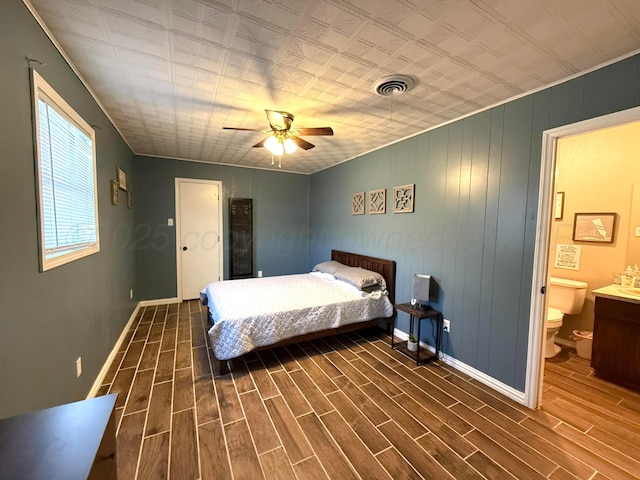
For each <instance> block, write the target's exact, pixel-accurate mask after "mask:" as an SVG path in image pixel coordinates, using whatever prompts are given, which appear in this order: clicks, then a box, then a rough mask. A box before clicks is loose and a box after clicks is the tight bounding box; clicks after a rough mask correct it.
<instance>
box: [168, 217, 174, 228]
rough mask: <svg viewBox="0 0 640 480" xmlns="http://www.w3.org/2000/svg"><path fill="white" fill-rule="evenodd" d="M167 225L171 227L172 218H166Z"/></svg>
mask: <svg viewBox="0 0 640 480" xmlns="http://www.w3.org/2000/svg"><path fill="white" fill-rule="evenodd" d="M167 225H168V226H169V227H173V218H169V219H168V220H167Z"/></svg>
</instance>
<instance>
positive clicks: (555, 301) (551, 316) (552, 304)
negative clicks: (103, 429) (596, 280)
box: [544, 277, 588, 358]
mask: <svg viewBox="0 0 640 480" xmlns="http://www.w3.org/2000/svg"><path fill="white" fill-rule="evenodd" d="M587 286H588V285H587V284H586V283H585V282H580V281H577V280H568V279H566V278H558V277H549V283H548V284H547V295H548V301H547V318H546V321H545V327H546V339H545V351H544V357H545V358H551V357H555V356H556V355H557V354H558V352H559V351H560V347H559V346H558V345H556V344H555V342H554V339H555V337H556V335H557V334H558V331H559V330H560V327H561V326H562V319H563V317H564V316H565V315H575V314H578V313H580V312H581V311H582V306H583V305H584V299H585V296H586V293H587Z"/></svg>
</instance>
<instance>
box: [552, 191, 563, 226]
mask: <svg viewBox="0 0 640 480" xmlns="http://www.w3.org/2000/svg"><path fill="white" fill-rule="evenodd" d="M563 215H564V192H557V193H556V205H555V213H554V218H555V219H556V220H562V217H563Z"/></svg>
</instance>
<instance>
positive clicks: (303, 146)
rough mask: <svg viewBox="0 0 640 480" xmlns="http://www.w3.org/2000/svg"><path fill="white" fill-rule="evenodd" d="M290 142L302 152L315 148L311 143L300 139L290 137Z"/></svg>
mask: <svg viewBox="0 0 640 480" xmlns="http://www.w3.org/2000/svg"><path fill="white" fill-rule="evenodd" d="M291 140H293V141H294V143H295V144H296V145H297V146H298V147H300V148H301V149H303V150H311V149H312V148H313V147H315V145H314V144H313V143H309V142H307V141H306V140H303V139H302V138H300V137H291Z"/></svg>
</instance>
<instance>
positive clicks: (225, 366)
mask: <svg viewBox="0 0 640 480" xmlns="http://www.w3.org/2000/svg"><path fill="white" fill-rule="evenodd" d="M218 370H220V375H226V374H227V373H229V372H230V370H229V362H227V361H226V360H218Z"/></svg>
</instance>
